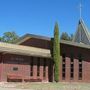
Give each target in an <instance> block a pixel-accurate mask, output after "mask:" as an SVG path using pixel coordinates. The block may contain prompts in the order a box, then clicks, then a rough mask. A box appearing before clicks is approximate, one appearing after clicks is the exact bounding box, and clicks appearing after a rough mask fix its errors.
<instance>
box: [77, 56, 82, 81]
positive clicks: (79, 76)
mask: <svg viewBox="0 0 90 90" xmlns="http://www.w3.org/2000/svg"><path fill="white" fill-rule="evenodd" d="M78 71H79V72H78V78H79V80H82V56H81V55H80V56H79V70H78Z"/></svg>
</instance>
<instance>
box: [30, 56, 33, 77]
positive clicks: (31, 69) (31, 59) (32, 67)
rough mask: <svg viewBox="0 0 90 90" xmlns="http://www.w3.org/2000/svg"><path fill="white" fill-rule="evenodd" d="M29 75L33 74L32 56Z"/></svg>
mask: <svg viewBox="0 0 90 90" xmlns="http://www.w3.org/2000/svg"><path fill="white" fill-rule="evenodd" d="M30 76H33V57H31V72H30Z"/></svg>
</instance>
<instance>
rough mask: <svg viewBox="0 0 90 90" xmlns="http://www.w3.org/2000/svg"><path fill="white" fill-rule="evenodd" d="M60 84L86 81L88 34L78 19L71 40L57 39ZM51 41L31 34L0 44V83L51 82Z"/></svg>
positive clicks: (88, 73) (89, 73) (89, 79)
mask: <svg viewBox="0 0 90 90" xmlns="http://www.w3.org/2000/svg"><path fill="white" fill-rule="evenodd" d="M60 48H61V49H60V50H61V55H60V56H61V62H60V82H90V56H89V55H90V33H89V31H88V29H87V27H86V25H85V24H84V21H83V20H82V19H80V20H79V23H78V28H77V31H76V33H75V35H74V38H73V40H72V41H65V40H60ZM51 49H52V43H51V38H48V37H45V36H39V35H33V34H26V35H24V36H22V37H21V38H20V39H19V40H18V41H17V42H16V43H14V44H9V43H3V42H0V81H1V82H2V81H3V82H53V76H54V70H53V60H52V58H51Z"/></svg>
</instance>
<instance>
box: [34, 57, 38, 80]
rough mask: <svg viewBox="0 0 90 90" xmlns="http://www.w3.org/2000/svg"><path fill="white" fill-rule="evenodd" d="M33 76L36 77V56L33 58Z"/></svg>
mask: <svg viewBox="0 0 90 90" xmlns="http://www.w3.org/2000/svg"><path fill="white" fill-rule="evenodd" d="M33 78H34V79H36V78H37V58H36V57H34V58H33Z"/></svg>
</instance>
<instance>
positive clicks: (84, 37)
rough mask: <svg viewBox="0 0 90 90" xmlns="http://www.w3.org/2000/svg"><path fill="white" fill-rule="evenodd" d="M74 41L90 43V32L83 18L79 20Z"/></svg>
mask: <svg viewBox="0 0 90 90" xmlns="http://www.w3.org/2000/svg"><path fill="white" fill-rule="evenodd" d="M73 42H77V43H84V44H88V45H90V33H89V31H88V29H87V27H86V25H85V23H84V21H83V19H80V20H79V23H78V28H77V31H76V33H75V36H74V38H73Z"/></svg>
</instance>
